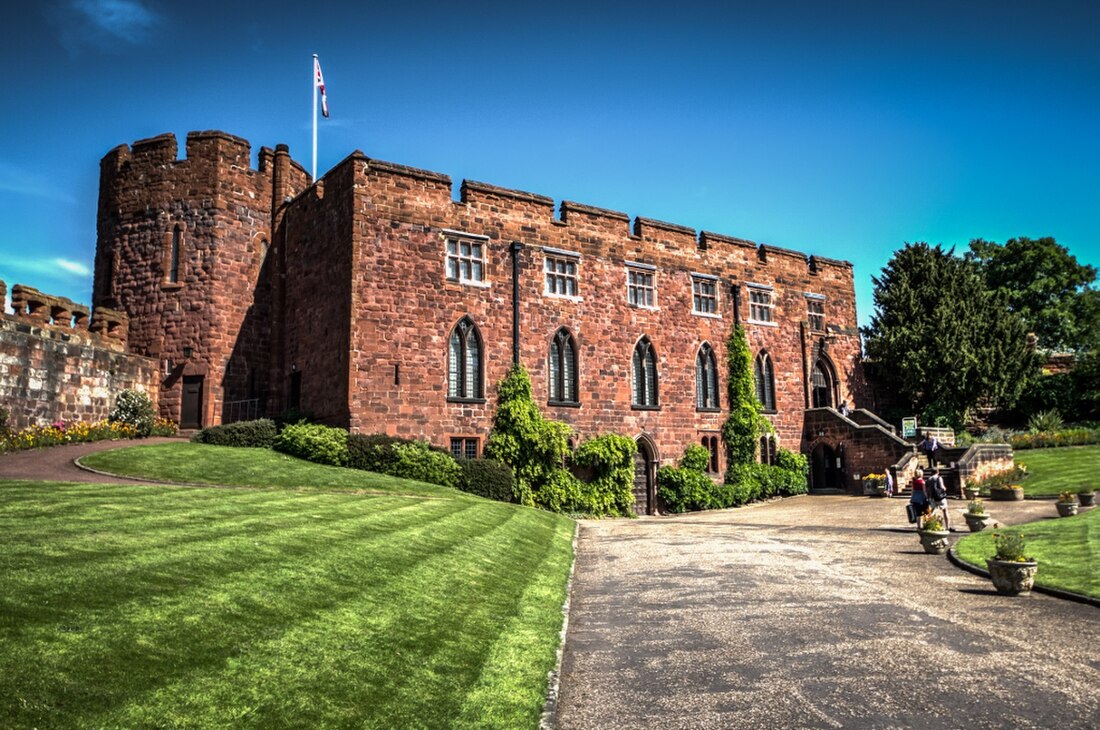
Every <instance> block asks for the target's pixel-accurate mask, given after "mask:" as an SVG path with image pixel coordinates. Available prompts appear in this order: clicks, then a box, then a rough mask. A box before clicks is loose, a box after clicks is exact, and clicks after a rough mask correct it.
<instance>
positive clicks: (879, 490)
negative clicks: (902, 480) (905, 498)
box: [863, 474, 886, 497]
mask: <svg viewBox="0 0 1100 730" xmlns="http://www.w3.org/2000/svg"><path fill="white" fill-rule="evenodd" d="M863 493H864V494H870V495H871V496H874V497H885V496H886V475H885V474H867V475H866V476H864V477H863Z"/></svg>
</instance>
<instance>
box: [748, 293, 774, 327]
mask: <svg viewBox="0 0 1100 730" xmlns="http://www.w3.org/2000/svg"><path fill="white" fill-rule="evenodd" d="M774 308H775V305H774V304H773V303H772V292H771V290H770V289H762V288H757V287H753V286H750V287H749V321H750V322H774V321H775V316H774V312H773V309H774Z"/></svg>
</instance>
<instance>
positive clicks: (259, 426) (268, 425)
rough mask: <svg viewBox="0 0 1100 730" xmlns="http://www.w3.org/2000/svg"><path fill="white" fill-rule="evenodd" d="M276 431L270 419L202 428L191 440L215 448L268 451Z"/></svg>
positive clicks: (276, 433)
mask: <svg viewBox="0 0 1100 730" xmlns="http://www.w3.org/2000/svg"><path fill="white" fill-rule="evenodd" d="M276 436H278V431H277V429H276V428H275V422H274V421H272V420H271V419H270V418H260V419H258V420H255V421H237V422H235V423H223V424H221V425H219V426H210V427H208V428H204V429H202V430H201V431H199V432H198V433H196V434H195V435H194V436H192V437H191V440H192V441H194V442H195V443H199V444H213V445H215V446H239V447H255V448H264V449H269V448H271V446H272V445H273V444H274V443H275V437H276Z"/></svg>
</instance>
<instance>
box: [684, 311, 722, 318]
mask: <svg viewBox="0 0 1100 730" xmlns="http://www.w3.org/2000/svg"><path fill="white" fill-rule="evenodd" d="M691 313H692V314H694V315H695V316H696V317H706V318H707V319H722V315H720V314H713V313H711V312H696V311H695V310H694V309H693V310H691Z"/></svg>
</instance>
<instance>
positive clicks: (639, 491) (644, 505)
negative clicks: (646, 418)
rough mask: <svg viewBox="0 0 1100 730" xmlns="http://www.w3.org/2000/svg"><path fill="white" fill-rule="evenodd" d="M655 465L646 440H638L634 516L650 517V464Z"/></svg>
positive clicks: (651, 479) (635, 463)
mask: <svg viewBox="0 0 1100 730" xmlns="http://www.w3.org/2000/svg"><path fill="white" fill-rule="evenodd" d="M652 463H653V452H652V450H650V448H649V444H647V443H646V442H645V439H639V440H638V453H636V454H634V514H636V515H648V514H650V509H649V504H650V500H649V495H650V493H651V490H650V487H651V486H652V482H653V477H652V475H651V474H650V471H651V470H650V468H649V467H650V464H652Z"/></svg>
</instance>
